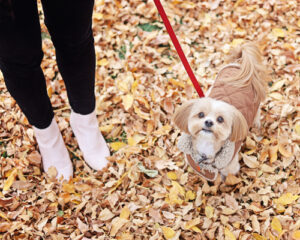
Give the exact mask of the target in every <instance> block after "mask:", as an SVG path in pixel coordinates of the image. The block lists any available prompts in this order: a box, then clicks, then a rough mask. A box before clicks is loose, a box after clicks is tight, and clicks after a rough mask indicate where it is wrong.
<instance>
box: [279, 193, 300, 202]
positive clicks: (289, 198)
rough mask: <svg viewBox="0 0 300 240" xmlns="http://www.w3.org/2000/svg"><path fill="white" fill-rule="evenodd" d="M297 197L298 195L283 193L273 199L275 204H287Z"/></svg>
mask: <svg viewBox="0 0 300 240" xmlns="http://www.w3.org/2000/svg"><path fill="white" fill-rule="evenodd" d="M298 198H299V196H298V195H293V194H292V193H284V194H283V195H281V197H280V198H278V199H274V202H275V203H276V204H282V205H288V204H291V203H293V202H294V201H296V200H297V199H298Z"/></svg>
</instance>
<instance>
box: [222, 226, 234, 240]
mask: <svg viewBox="0 0 300 240" xmlns="http://www.w3.org/2000/svg"><path fill="white" fill-rule="evenodd" d="M224 234H225V240H236V238H235V236H234V235H233V233H232V232H231V231H230V230H229V229H228V228H225V229H224Z"/></svg>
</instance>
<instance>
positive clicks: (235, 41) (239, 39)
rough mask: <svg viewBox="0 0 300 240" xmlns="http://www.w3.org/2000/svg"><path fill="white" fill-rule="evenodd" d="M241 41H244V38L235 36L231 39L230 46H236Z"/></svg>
mask: <svg viewBox="0 0 300 240" xmlns="http://www.w3.org/2000/svg"><path fill="white" fill-rule="evenodd" d="M243 42H245V40H244V39H242V38H235V39H233V40H232V42H231V46H232V47H236V46H239V45H241V44H242V43H243Z"/></svg>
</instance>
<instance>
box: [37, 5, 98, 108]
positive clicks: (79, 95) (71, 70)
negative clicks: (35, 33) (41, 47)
mask: <svg viewBox="0 0 300 240" xmlns="http://www.w3.org/2000/svg"><path fill="white" fill-rule="evenodd" d="M42 5H43V9H44V14H45V24H46V26H47V28H48V30H49V32H50V35H51V39H52V41H53V44H54V46H55V50H56V59H57V64H58V68H59V71H60V73H61V75H62V77H63V79H64V82H65V85H66V89H67V94H68V99H69V102H70V105H71V107H72V109H73V111H75V112H76V113H80V114H89V113H91V112H93V111H94V108H95V93H94V85H95V48H94V38H93V32H92V13H93V6H94V0H84V1H82V0H42Z"/></svg>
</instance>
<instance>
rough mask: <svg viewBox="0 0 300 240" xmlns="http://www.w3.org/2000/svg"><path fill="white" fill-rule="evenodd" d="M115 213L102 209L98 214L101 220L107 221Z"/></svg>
mask: <svg viewBox="0 0 300 240" xmlns="http://www.w3.org/2000/svg"><path fill="white" fill-rule="evenodd" d="M114 216H115V215H114V214H113V213H112V212H111V211H110V210H109V209H108V208H105V209H103V210H102V211H101V212H100V214H99V219H100V220H101V221H107V220H109V219H112V218H113V217H114Z"/></svg>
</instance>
